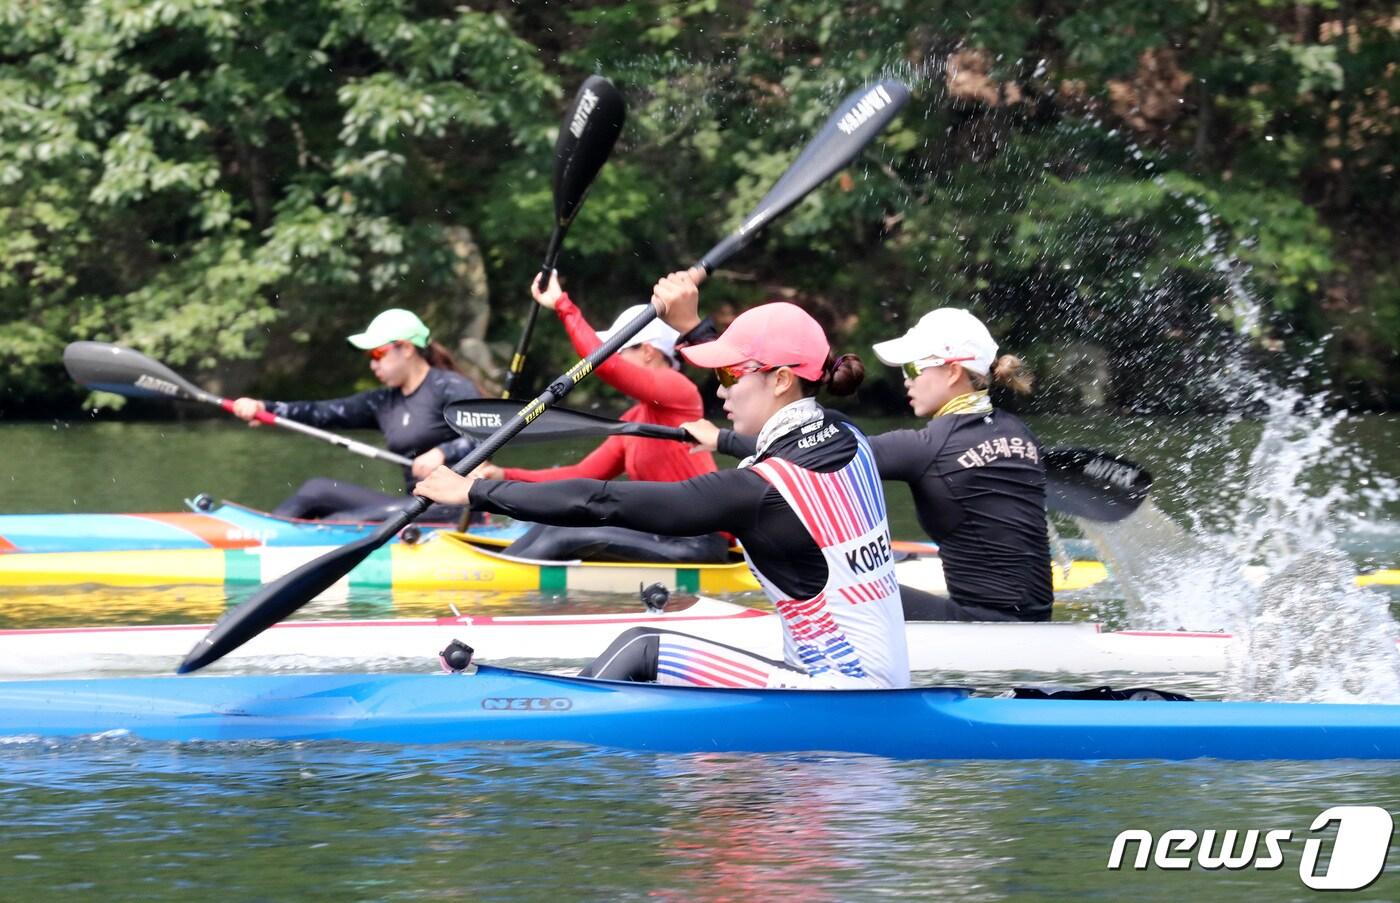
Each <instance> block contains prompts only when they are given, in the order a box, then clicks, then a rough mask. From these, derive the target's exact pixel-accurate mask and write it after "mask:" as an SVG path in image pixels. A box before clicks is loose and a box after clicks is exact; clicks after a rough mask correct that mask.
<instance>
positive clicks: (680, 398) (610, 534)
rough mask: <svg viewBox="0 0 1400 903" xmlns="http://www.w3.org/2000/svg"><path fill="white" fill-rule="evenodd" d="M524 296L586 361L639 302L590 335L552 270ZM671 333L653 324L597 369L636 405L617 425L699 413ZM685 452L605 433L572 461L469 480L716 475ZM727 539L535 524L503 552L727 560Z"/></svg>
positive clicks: (709, 461) (663, 442)
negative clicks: (555, 320)
mask: <svg viewBox="0 0 1400 903" xmlns="http://www.w3.org/2000/svg"><path fill="white" fill-rule="evenodd" d="M530 293H531V295H533V296H534V298H535V301H537V302H538V303H539V304H540V306H541V307H544V308H545V309H547V310H552V311H554V313H555V314H556V315H557V316H558V317H559V322H560V323H562V324H563V326H564V329H565V331H566V332H567V333H568V335H569V340H570V341H571V342H572V343H573V346H574V350H575V351H576V352H577V353H578V355H579V357H586V356H587V355H588V354H590V353H591V352H592V351H593V350H594V349H595V348H597V347H598V346H599V345H601V344H602V343H603V342H606V341H607V340H608V339H609V338H611V337H612V335H613V333H615V332H616V331H617V330H619V329H621V328H622V327H623V326H625V325H627V324H628V323H630V322H632V320H634V319H636V317H637V314H638V313H640V312H641V311H642V308H643V306H644V305H641V304H638V305H635V306H633V307H629V308H627V309H626V310H624V311H623V312H622V313H620V314H618V315H617V318H616V319H615V320H614V321H613V324H612V326H611V327H609V328H608V329H606V330H604V331H603V332H594V331H593V327H592V326H590V325H588V321H587V320H586V319H585V318H584V315H583V311H582V310H580V309H579V307H578V305H577V304H576V303H574V301H573V300H572V299H571V298H570V297H569V295H568V293H566V292H565V291H564V290H563V289H562V288H561V287H560V285H559V276H558V274H557V273H553V274H551V275H550V277H549V285H548V286H547V287H545V288H544V289H543V290H541V289H540V287H539V286H538V284H536V283H533V282H532V283H531V284H530ZM676 335H677V333H676V331H675V330H674V329H672V328H671V327H670V326H667V325H666V324H665V323H664V322H663V321H661V320H659V319H657V320H652V321H651V322H650V323H648V324H647V326H646V327H645V328H644V329H642V330H641V331H640V332H638V333H637V334H636V335H634V336H633V337H632V338H630V339H628V341H627V344H625V345H624V346H623V347H622V350H620V351H619V352H618V353H617V354H616V355H614V356H613V357H611V358H609V359H608V360H606V361H604V362H603V363H601V364H599V365H598V368H597V369H596V370H595V371H594V373H596V374H597V376H598V378H599V379H601V380H602V381H603V382H605V383H607V384H608V385H610V386H612V387H613V388H614V389H616V390H618V391H619V392H621V393H622V394H623V395H626V396H627V397H628V398H630V399H632V400H633V401H634V402H635V404H633V405H632V407H630V408H628V409H627V411H626V412H625V413H623V415H622V418H621V419H623V420H626V421H630V422H633V423H655V424H659V425H661V426H679V425H680V424H682V423H685V422H686V421H688V420H694V419H695V418H697V417H700V416H701V415H702V411H703V409H704V407H703V404H702V403H701V400H700V389H699V387H697V386H696V385H695V383H694V382H692V381H691V379H690V377H688V376H686V375H685V374H684V373H682V372H680V369H679V365H678V364H677V361H676ZM690 451H691V447H690V446H689V445H687V444H685V443H682V442H674V441H671V440H668V439H646V438H643V437H641V436H609V437H608V438H607V439H605V440H603V442H602V444H601V445H599V446H598V447H597V448H595V449H594V450H593V451H591V452H589V453H588V454H587V455H586V456H585V457H584V458H583V459H582V460H580V461H578V462H577V463H575V464H568V465H565V466H562V467H550V468H545V469H541V470H530V469H526V468H523V467H498V466H496V465H495V464H485V465H483V466H482V467H480V468H478V470H477V473H476V475H477V476H479V477H484V478H486V479H491V480H520V481H523V482H526V483H547V482H553V481H555V480H571V479H579V478H582V479H589V480H612V479H616V478H617V477H621V476H626V477H627V479H629V480H655V481H662V482H677V481H680V480H688V479H690V478H691V477H698V476H700V475H701V474H707V473H711V472H713V471H714V470H715V459H714V456H712V455H711V454H710V453H709V452H703V453H699V454H691V453H690ZM729 544H730V541H729V538H728V537H727V536H724V535H722V534H719V533H709V534H706V535H703V536H667V535H662V534H657V533H649V532H639V531H636V530H628V529H626V528H623V527H596V526H591V527H588V528H573V527H561V526H556V525H551V524H536V525H535V526H534V527H532V528H530V530H529V531H528V532H526V533H525V535H524V536H522V537H520V538H519V539H517V540H516V541H515V542H514V543H512V544H511V545H510V547H509V548H508V549H506V552H507V553H508V554H511V555H518V556H521V557H524V558H537V559H541V560H544V561H564V560H571V559H578V558H584V559H589V560H593V561H600V560H612V561H668V562H712V563H713V562H725V561H728V560H729Z"/></svg>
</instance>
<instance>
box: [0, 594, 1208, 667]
mask: <svg viewBox="0 0 1400 903" xmlns="http://www.w3.org/2000/svg"><path fill="white" fill-rule="evenodd" d="M641 626H646V627H660V628H664V629H668V630H677V631H682V632H685V633H689V634H693V635H696V636H701V637H705V638H707V639H711V640H714V641H716V642H720V643H727V644H729V645H733V646H738V647H740V648H743V649H748V650H751V651H753V652H756V653H758V654H760V655H766V656H769V657H771V658H781V657H782V642H781V640H782V632H781V627H780V625H779V623H778V618H777V616H776V615H774V614H773V613H771V612H764V611H760V610H757V609H751V608H745V607H743V606H738V605H733V604H731V603H728V602H721V601H718V600H715V599H708V598H701V599H699V600H698V601H696V603H695V604H694V605H692V606H690V607H688V608H685V609H682V610H679V611H669V612H665V613H662V614H645V613H638V614H626V613H624V614H601V615H527V616H505V617H499V616H480V617H473V616H462V617H448V618H437V619H428V618H419V619H397V620H381V621H347V620H340V621H290V622H287V623H283V624H279V625H277V626H275V627H273V628H271V629H269V630H266V631H264V632H263V633H262V634H260V635H258V636H257V637H255V638H254V639H253V640H251V641H249V642H248V643H247V644H246V645H244V646H242V647H241V648H239V649H238V650H236V651H235V652H233V653H231V654H230V655H229V656H228V657H227V658H226V659H225V660H224V664H223V665H221V666H216V667H223V668H225V669H230V668H232V669H237V670H248V669H250V668H257V669H259V670H297V671H310V670H325V669H327V668H331V669H343V668H345V667H347V666H354V667H358V668H365V667H374V666H375V665H376V663H378V664H380V665H382V666H384V667H389V666H401V665H403V664H404V663H412V664H414V665H415V666H425V667H426V666H433V665H434V664H435V661H436V655H437V653H438V652H439V651H440V650H442V649H443V648H444V647H445V646H446V645H447V644H448V643H449V642H451V641H452V640H454V639H460V640H462V641H463V642H466V643H467V644H468V645H470V646H472V647H473V649H475V650H476V658H477V659H478V660H480V661H488V662H500V661H522V660H524V661H532V662H541V661H554V660H557V661H570V662H576V661H580V660H586V659H590V658H592V657H593V656H595V655H597V654H598V653H600V652H602V651H603V649H605V648H606V647H607V645H608V644H609V643H610V642H612V640H613V639H614V638H615V637H616V636H617V635H618V634H619V633H621V632H622V631H624V630H626V629H628V628H631V627H641ZM208 629H209V625H207V624H199V625H146V626H132V627H56V628H40V629H30V630H3V631H0V675H3V676H7V677H40V676H44V677H52V676H62V675H78V674H94V673H128V674H131V673H153V672H161V671H170V670H173V669H174V667H175V665H176V664H177V663H178V662H179V661H180V660H181V659H182V658H183V657H184V656H185V654H186V653H187V652H188V651H189V650H190V648H191V647H192V646H193V645H194V644H195V643H196V642H197V641H198V640H199V639H200V638H202V637H203V636H204V635H205V633H206V632H207V631H208ZM908 637H909V659H910V666H911V668H912V669H913V670H915V671H944V672H967V673H978V672H1004V671H1034V672H1043V673H1056V672H1063V673H1075V674H1082V673H1097V672H1105V673H1106V672H1138V673H1156V674H1209V673H1215V672H1219V671H1221V670H1223V669H1224V667H1225V665H1226V662H1227V656H1228V655H1229V654H1230V652H1231V650H1232V648H1233V646H1234V642H1233V640H1232V639H1231V637H1230V636H1229V635H1228V634H1223V633H1180V632H1160V631H1121V632H1111V631H1104V630H1101V629H1100V628H1099V625H1097V624H1094V623H1091V622H1087V621H1064V622H1050V623H1038V624H1021V623H975V624H974V623H957V622H947V621H922V622H910V623H909V625H908Z"/></svg>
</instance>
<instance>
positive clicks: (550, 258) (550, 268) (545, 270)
mask: <svg viewBox="0 0 1400 903" xmlns="http://www.w3.org/2000/svg"><path fill="white" fill-rule="evenodd" d="M567 231H569V224H568V223H559V224H557V225H555V227H554V234H553V235H551V236H550V239H549V250H547V251H546V252H545V255H544V263H543V264H541V265H540V274H539V276H537V277H535V285H537V286H538V287H539V289H540V291H544V290H545V289H546V288H548V287H549V277H550V275H551V274H553V272H554V265H555V264H556V263H558V262H559V250H560V248H562V247H563V246H564V233H566V232H567ZM539 318H540V306H539V304H537V303H534V300H533V299H531V303H530V312H529V313H528V314H526V315H525V328H524V329H523V330H521V332H520V341H518V342H516V343H515V353H514V354H512V355H511V356H510V369H509V370H508V371H506V381H505V387H504V388H503V389H502V390H501V397H502V398H510V397H511V392H512V391H513V390H514V389H515V381H516V380H517V379H519V378H520V373H521V371H522V370H524V369H525V351H526V349H528V348H529V347H530V337H531V336H533V335H534V334H535V322H536V321H537V320H538V319H539Z"/></svg>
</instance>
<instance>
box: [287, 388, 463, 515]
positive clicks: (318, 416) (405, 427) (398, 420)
mask: <svg viewBox="0 0 1400 903" xmlns="http://www.w3.org/2000/svg"><path fill="white" fill-rule="evenodd" d="M480 397H481V392H480V391H478V390H477V387H476V384H475V383H473V382H472V381H471V380H470V379H467V378H466V377H465V376H463V375H462V374H460V373H454V372H452V371H451V370H443V369H441V368H438V367H433V368H432V369H430V370H429V371H428V375H427V376H426V377H424V379H423V382H422V383H421V384H420V385H419V386H418V388H417V389H415V390H414V391H413V394H412V395H405V394H404V393H403V391H402V390H400V389H395V388H391V387H389V386H384V387H383V388H379V389H370V390H369V391H367V392H359V393H357V394H355V395H350V396H347V397H345V398H332V399H329V400H327V401H269V402H266V405H267V407H268V410H270V411H271V412H272V413H274V414H276V415H277V416H279V417H286V418H287V419H288V420H296V421H298V422H300V423H305V424H307V425H309V426H314V427H319V428H321V429H335V428H339V429H368V428H370V427H376V428H378V429H379V431H380V432H381V433H383V434H384V441H385V444H387V445H388V447H389V450H390V451H393V452H395V453H397V454H400V455H403V456H405V457H408V458H416V457H417V456H419V455H421V454H423V452H425V451H428V450H429V449H431V448H440V449H442V453H443V455H445V456H446V458H447V463H448V464H449V465H451V464H455V463H456V462H457V461H460V460H461V459H462V458H464V457H466V455H467V453H468V452H470V451H471V450H472V448H473V447H475V445H476V443H475V442H474V441H473V440H471V439H468V438H466V437H465V436H458V435H457V434H456V433H455V432H453V431H452V427H450V426H448V425H447V421H446V419H444V418H443V415H442V409H443V408H444V407H446V406H447V405H449V404H451V403H452V402H454V401H463V400H467V399H472V398H480ZM404 483H405V486H406V488H407V489H410V490H411V489H412V488H413V484H414V478H413V474H412V472H410V471H409V469H408V468H404Z"/></svg>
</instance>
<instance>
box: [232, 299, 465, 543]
mask: <svg viewBox="0 0 1400 903" xmlns="http://www.w3.org/2000/svg"><path fill="white" fill-rule="evenodd" d="M428 336H429V332H428V327H427V326H426V325H425V324H424V323H423V321H422V320H420V319H419V318H418V316H417V315H416V314H414V313H413V312H412V311H408V310H403V309H402V308H393V309H390V310H386V311H384V312H383V313H381V314H380V315H379V316H377V317H375V318H374V320H372V321H371V322H370V324H369V327H368V328H367V329H366V330H365V331H364V332H361V333H357V334H355V335H352V336H350V338H349V341H350V344H351V345H353V346H354V347H356V348H359V349H360V350H361V351H363V352H365V354H366V355H367V356H368V357H369V367H370V370H372V371H373V372H374V375H375V377H376V378H378V380H379V381H380V382H382V383H383V384H384V387H383V388H380V389H370V390H369V391H366V392H360V393H358V394H356V395H351V396H349V397H347V398H335V399H331V400H329V401H259V400H258V399H256V398H240V399H238V400H237V401H235V402H234V403H233V413H235V414H237V415H238V416H239V417H242V418H243V419H244V420H246V421H248V425H249V426H257V425H258V421H257V420H255V419H254V418H255V417H256V416H257V415H258V412H260V411H265V410H266V411H271V412H272V413H274V414H276V415H277V416H279V417H285V418H287V419H288V420H296V421H299V422H301V423H306V424H309V425H311V426H316V427H320V428H322V429H336V428H339V429H365V428H369V427H377V428H378V429H379V431H380V432H382V433H383V434H384V439H385V442H386V444H387V445H388V447H389V449H390V450H391V451H394V452H397V453H398V454H400V455H403V456H405V457H408V458H412V459H413V466H412V468H405V469H404V481H405V490H409V489H412V488H413V484H414V482H415V481H416V480H418V479H421V478H422V477H425V476H427V475H428V474H430V473H432V471H433V469H434V468H436V467H437V466H438V465H441V464H447V465H449V466H450V465H452V464H455V463H456V462H457V461H459V460H461V459H462V458H463V457H465V456H466V455H467V453H468V452H469V451H471V449H472V446H473V445H474V444H475V443H474V442H472V440H470V439H467V438H465V437H460V436H458V435H457V434H456V433H454V432H453V431H452V429H451V427H449V426H448V425H447V421H446V420H444V419H443V416H442V409H443V408H444V407H445V406H447V405H448V404H450V403H452V402H454V401H461V400H464V399H471V398H480V397H481V392H480V390H479V389H478V388H477V386H476V384H475V383H473V382H472V381H471V380H470V379H468V378H467V377H466V376H463V375H462V372H461V371H460V370H459V369H458V367H457V362H456V361H454V360H453V359H452V355H451V354H450V353H449V352H448V351H447V349H446V348H444V347H443V346H442V345H441V344H440V343H438V342H434V341H431V340H430V339H429V337H428ZM403 503H404V498H403V496H395V495H389V494H387V493H383V492H378V491H376V490H373V489H368V488H366V487H364V486H356V485H355V484H353V483H343V482H341V481H340V480H331V479H327V478H324V477H316V478H314V479H311V480H307V481H306V482H305V483H303V484H302V485H301V488H300V489H298V490H297V491H296V493H294V494H293V495H292V496H291V497H290V498H288V499H287V500H286V501H284V502H282V504H280V505H278V506H277V508H276V509H275V510H274V512H273V513H274V514H279V515H282V516H285V517H300V518H311V519H317V518H337V519H343V520H382V519H384V517H386V516H387V515H388V514H390V513H392V512H394V511H395V510H396V509H398V508H399V507H400V506H402V505H403ZM460 514H461V510H460V509H457V508H451V507H449V506H434V508H433V509H430V510H429V511H428V513H427V515H425V517H426V518H427V519H429V520H434V521H453V522H455V521H456V520H457V518H458V517H459V516H460Z"/></svg>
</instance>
